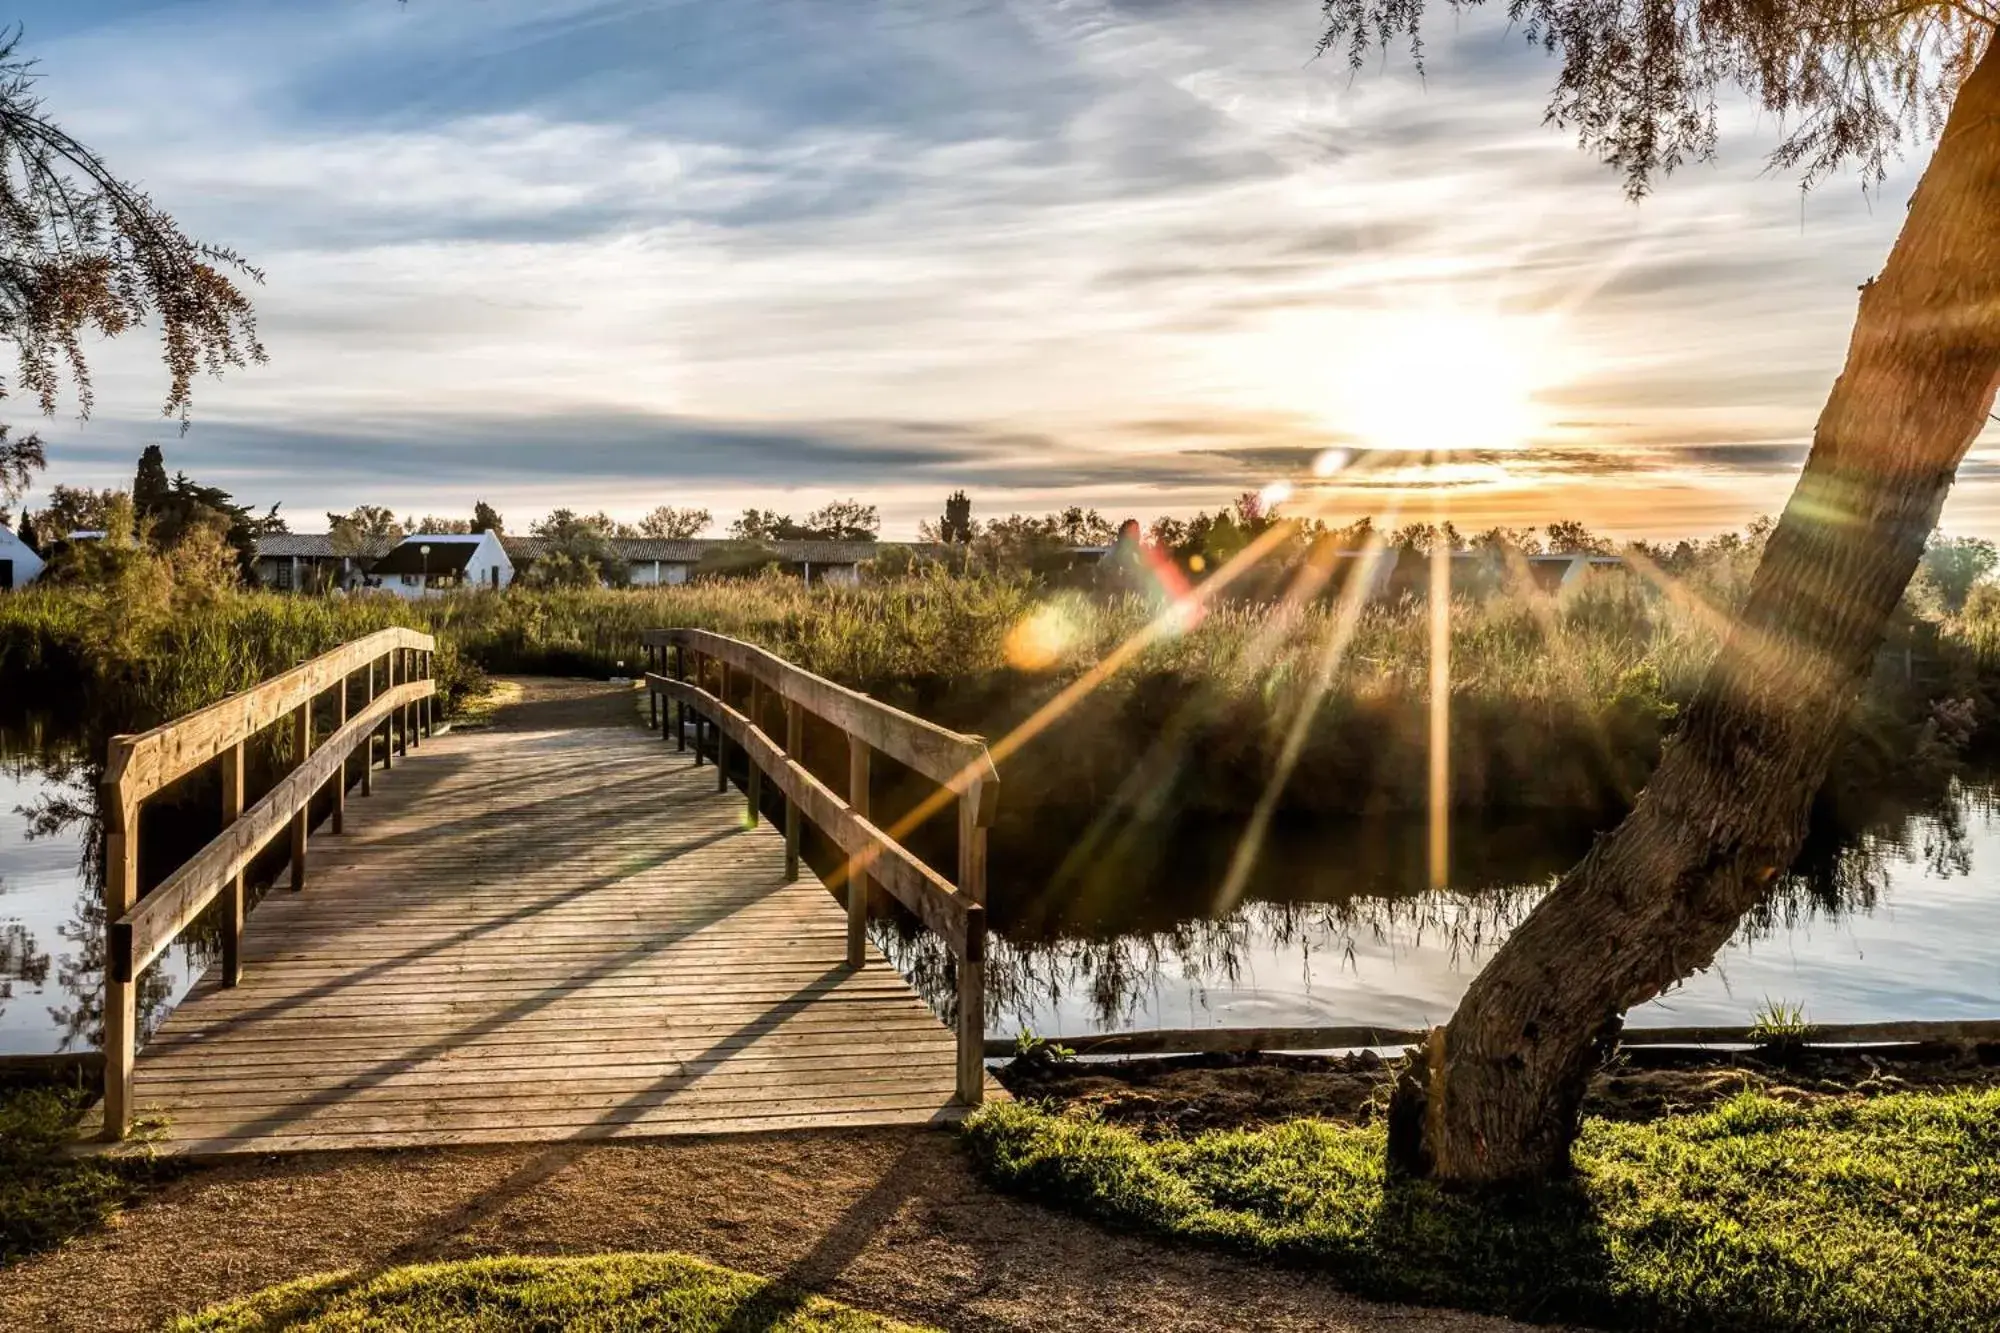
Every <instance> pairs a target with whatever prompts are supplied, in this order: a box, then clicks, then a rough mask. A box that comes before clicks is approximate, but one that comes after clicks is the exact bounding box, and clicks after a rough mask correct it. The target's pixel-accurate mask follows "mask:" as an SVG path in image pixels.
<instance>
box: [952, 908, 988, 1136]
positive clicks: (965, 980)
mask: <svg viewBox="0 0 2000 1333" xmlns="http://www.w3.org/2000/svg"><path fill="white" fill-rule="evenodd" d="M958 1100H959V1101H961V1102H963V1103H964V1104H965V1105H967V1106H977V1105H979V1104H980V1103H981V1102H983V1101H985V1100H986V909H985V908H983V907H981V906H979V905H978V904H976V903H968V904H966V911H965V952H964V954H963V955H962V956H961V957H960V958H959V960H958Z"/></svg>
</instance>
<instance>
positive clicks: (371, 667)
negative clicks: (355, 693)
mask: <svg viewBox="0 0 2000 1333" xmlns="http://www.w3.org/2000/svg"><path fill="white" fill-rule="evenodd" d="M374 702H375V659H374V658H372V657H371V658H369V659H368V684H367V686H366V688H364V689H363V690H362V694H361V707H362V709H363V711H366V710H367V708H368V705H370V704H372V703H374ZM361 749H362V758H361V794H362V795H363V796H372V795H374V793H375V729H374V728H373V727H370V728H369V729H368V734H367V735H366V736H364V737H362V738H361Z"/></svg>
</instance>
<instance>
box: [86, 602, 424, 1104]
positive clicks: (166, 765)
mask: <svg viewBox="0 0 2000 1333" xmlns="http://www.w3.org/2000/svg"><path fill="white" fill-rule="evenodd" d="M435 650H436V641H435V640H434V639H432V638H431V636H430V635H428V634H419V633H418V632H416V631H415V630H409V629H400V628H399V629H386V630H380V631H378V632H376V633H374V634H370V635H367V636H365V637H363V638H360V639H356V640H355V641H354V642H352V643H346V644H342V645H340V646H339V647H338V648H334V649H332V650H331V651H329V652H326V653H322V654H321V655H320V656H318V657H315V658H313V659H312V660H311V661H308V662H303V663H300V664H299V665H298V666H296V667H294V668H292V669H291V670H290V671H286V672H284V673H282V674H280V675H277V676H274V677H272V678H271V679H270V680H267V681H264V682H262V683H261V684H258V685H254V686H252V687H251V688H250V689H247V690H244V691H243V692H241V693H240V694H234V695H231V696H230V697H229V698H227V699H224V700H222V701H221V702H220V703H216V704H211V705H210V706H209V707H207V708H203V709H199V710H197V711H195V712H193V713H190V714H188V715H187V716H186V717H182V718H177V719H175V720H174V721H171V722H168V723H166V724H164V725H162V726H158V727H154V728H153V729H152V730H151V731H145V732H141V733H139V734H138V735H134V736H114V737H112V738H111V741H110V744H109V746H108V747H107V751H106V754H105V765H104V782H103V786H102V788H101V795H102V807H103V811H104V829H105V837H104V919H105V921H106V922H107V928H106V941H105V952H106V958H105V969H104V971H105V976H104V1129H103V1137H105V1138H106V1139H113V1140H115V1139H122V1138H124V1137H125V1135H126V1134H127V1133H129V1132H130V1130H131V1124H132V1065H133V1060H134V1058H135V1056H136V1055H137V1051H138V1001H137V995H138V986H137V982H138V978H139V975H140V973H142V972H143V971H144V970H145V968H146V965H147V964H149V963H151V962H152V961H154V960H155V959H157V958H158V957H159V956H160V954H161V953H162V952H163V951H165V949H166V948H167V946H168V945H169V944H171V943H173V941H174V939H175V937H176V936H178V935H179V934H180V933H181V932H182V931H183V930H185V929H187V927H188V926H189V925H190V924H192V923H193V921H194V920H195V918H196V917H198V916H199V915H200V914H201V912H202V910H203V909H204V908H206V907H207V906H208V905H209V904H210V903H213V902H214V901H215V900H216V899H217V898H218V897H220V896H222V895H223V894H224V893H225V892H226V893H227V894H228V896H229V908H228V911H227V912H225V913H224V916H223V922H222V984H223V985H225V986H234V985H236V984H237V982H238V981H239V980H240V979H241V976H242V944H243V919H244V913H245V910H246V907H247V903H246V899H245V896H244V882H243V872H244V870H245V869H246V868H247V867H248V866H249V864H250V862H251V861H252V859H254V858H255V857H256V855H257V854H258V853H259V852H260V851H261V850H262V849H263V848H264V847H265V845H266V844H268V843H270V842H271V841H272V840H273V839H275V838H276V837H277V836H278V835H279V834H280V833H283V832H286V831H289V832H290V835H291V839H290V842H291V847H290V851H291V868H292V874H291V881H292V887H293V888H294V889H299V888H303V887H304V886H305V860H306V840H307V834H308V829H307V824H308V821H309V818H310V809H311V805H312V799H313V796H314V795H315V794H316V793H317V792H318V791H319V790H320V789H321V788H322V787H324V786H326V785H327V784H328V783H329V782H331V783H332V784H333V787H334V820H333V830H334V832H335V833H339V832H341V830H342V826H343V825H342V819H341V814H342V808H343V806H344V805H345V802H346V799H347V764H348V761H349V760H350V759H351V758H352V757H353V756H354V754H355V752H356V751H358V750H361V749H362V748H364V747H365V748H366V751H367V754H366V758H365V759H364V760H363V762H362V766H361V771H362V776H363V783H362V791H363V794H366V793H367V791H368V790H369V783H368V781H367V776H368V772H369V769H370V767H371V766H372V765H373V764H374V762H375V755H376V737H377V735H378V734H379V735H380V736H381V740H382V745H381V756H382V764H383V767H385V768H386V767H388V766H389V764H390V763H391V762H392V761H393V757H394V755H395V752H396V750H397V748H398V747H399V746H400V747H401V748H403V749H405V750H407V749H408V748H409V747H410V746H412V745H415V744H419V743H420V742H421V738H422V736H423V735H424V733H426V732H428V731H429V730H430V729H431V723H432V699H433V697H434V695H435V692H436V687H435V682H433V680H432V679H431V671H430V664H431V657H432V654H433V653H434V652H435ZM378 665H379V666H381V667H382V668H383V671H382V675H383V676H384V678H385V685H386V688H384V689H381V690H378V689H377V688H376V683H375V678H376V669H377V666H378ZM362 671H366V672H367V690H366V699H367V700H368V702H367V704H366V706H365V707H364V708H363V709H362V710H361V711H360V712H359V713H357V714H352V715H350V714H349V711H348V701H347V694H348V686H349V684H350V683H351V681H352V678H353V677H354V676H355V675H356V674H357V673H359V672H362ZM330 691H337V692H338V699H337V701H336V702H337V708H336V709H335V716H336V718H337V719H338V721H337V727H336V730H335V731H334V733H333V734H332V735H331V736H329V737H327V738H326V739H325V740H324V741H323V742H322V743H321V745H320V747H319V749H318V750H317V751H315V750H314V748H313V734H312V732H313V726H312V723H313V717H312V712H313V705H314V704H315V703H317V702H318V701H319V699H320V697H321V696H322V695H325V694H327V693H328V692H330ZM287 714H289V715H290V716H291V718H292V736H293V746H294V749H295V751H296V762H295V764H294V766H293V769H292V771H291V772H290V773H289V774H288V775H286V776H285V777H284V778H283V779H281V780H280V781H279V782H278V783H277V784H276V785H275V786H273V787H272V788H271V790H270V791H269V792H267V793H266V794H265V795H264V796H263V798H262V799H260V800H259V801H258V802H257V803H256V804H255V805H253V806H251V807H250V808H249V809H247V810H246V809H244V806H243V799H244V791H243V779H244V762H243V760H244V747H245V745H247V744H248V743H249V742H250V741H251V739H252V738H253V737H255V736H256V735H257V734H258V733H259V732H261V731H263V730H264V729H265V728H266V727H269V726H271V725H273V724H275V723H277V722H279V721H281V720H283V719H284V718H285V717H286V715H287ZM218 762H219V766H220V769H221V779H222V818H223V829H222V832H221V833H220V834H219V835H218V836H217V837H215V838H214V839H212V840H211V841H210V842H209V843H208V845H207V846H206V847H204V848H202V849H201V850H200V851H199V852H197V853H195V855H194V856H193V857H192V858H190V859H189V860H188V861H187V862H186V863H185V864H183V865H182V866H181V867H180V868H179V869H177V870H175V871H174V872H173V873H172V874H171V875H169V876H168V877H167V879H166V880H165V881H164V882H163V883H162V884H160V886H159V887H158V888H157V889H155V890H154V891H153V892H152V893H150V894H147V895H146V896H145V897H144V898H143V899H142V898H140V896H139V816H140V810H141V808H142V806H143V805H144V803H145V801H146V798H147V797H149V796H152V795H154V794H156V793H157V792H159V791H160V790H161V789H162V788H163V787H166V786H167V785H168V784H170V783H172V782H174V781H176V780H177V779H179V778H183V777H185V776H187V775H188V774H190V773H192V772H194V771H195V770H196V769H198V768H200V767H201V766H202V765H204V764H209V763H218Z"/></svg>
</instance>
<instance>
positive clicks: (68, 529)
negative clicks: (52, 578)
mask: <svg viewBox="0 0 2000 1333" xmlns="http://www.w3.org/2000/svg"><path fill="white" fill-rule="evenodd" d="M121 497H125V492H123V491H119V490H113V489H111V488H110V487H106V488H105V489H104V490H101V491H93V490H91V489H90V488H89V487H87V486H63V485H57V486H55V487H53V488H51V489H50V491H49V497H48V503H47V504H45V505H43V506H42V507H41V508H40V509H38V510H36V511H35V532H36V534H37V535H38V536H39V537H40V538H41V540H42V542H43V543H44V544H48V543H54V542H59V541H61V540H63V539H64V538H65V537H67V536H69V534H70V533H72V532H102V531H104V529H105V527H106V525H107V524H108V523H109V522H110V513H111V509H112V506H113V505H115V504H116V503H117V502H118V500H119V499H120V498H121ZM125 498H127V499H129V497H125Z"/></svg>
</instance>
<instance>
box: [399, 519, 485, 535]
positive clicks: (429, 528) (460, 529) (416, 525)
mask: <svg viewBox="0 0 2000 1333" xmlns="http://www.w3.org/2000/svg"><path fill="white" fill-rule="evenodd" d="M403 528H404V530H405V531H406V532H407V533H408V534H409V535H411V536H415V535H417V534H418V533H422V534H424V535H426V536H431V537H462V536H466V535H468V534H470V533H473V532H476V531H478V529H476V528H474V527H473V526H472V520H471V519H469V518H444V517H441V516H439V515H437V514H425V515H424V516H423V517H422V518H412V519H406V520H404V522H403Z"/></svg>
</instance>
